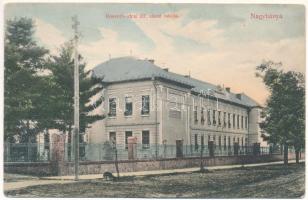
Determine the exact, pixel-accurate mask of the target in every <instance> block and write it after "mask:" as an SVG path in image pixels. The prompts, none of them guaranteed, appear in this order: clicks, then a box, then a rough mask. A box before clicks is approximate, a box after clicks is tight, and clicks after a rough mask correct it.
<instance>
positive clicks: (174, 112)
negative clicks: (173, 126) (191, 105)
mask: <svg viewBox="0 0 308 200" xmlns="http://www.w3.org/2000/svg"><path fill="white" fill-rule="evenodd" d="M181 116H182V114H181V111H180V110H173V109H170V110H169V117H170V118H176V119H181V118H182V117H181Z"/></svg>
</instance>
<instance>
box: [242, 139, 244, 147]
mask: <svg viewBox="0 0 308 200" xmlns="http://www.w3.org/2000/svg"><path fill="white" fill-rule="evenodd" d="M242 147H244V138H242Z"/></svg>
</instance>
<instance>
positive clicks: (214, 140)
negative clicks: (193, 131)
mask: <svg viewBox="0 0 308 200" xmlns="http://www.w3.org/2000/svg"><path fill="white" fill-rule="evenodd" d="M213 144H214V147H215V146H216V136H215V135H213Z"/></svg>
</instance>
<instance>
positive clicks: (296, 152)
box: [295, 150, 300, 164]
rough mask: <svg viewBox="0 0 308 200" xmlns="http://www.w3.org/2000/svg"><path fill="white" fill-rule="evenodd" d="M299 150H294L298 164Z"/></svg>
mask: <svg viewBox="0 0 308 200" xmlns="http://www.w3.org/2000/svg"><path fill="white" fill-rule="evenodd" d="M299 152H300V151H299V150H295V158H296V164H299Z"/></svg>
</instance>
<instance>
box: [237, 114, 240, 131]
mask: <svg viewBox="0 0 308 200" xmlns="http://www.w3.org/2000/svg"><path fill="white" fill-rule="evenodd" d="M239 128H240V116H239V115H237V129H239Z"/></svg>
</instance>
